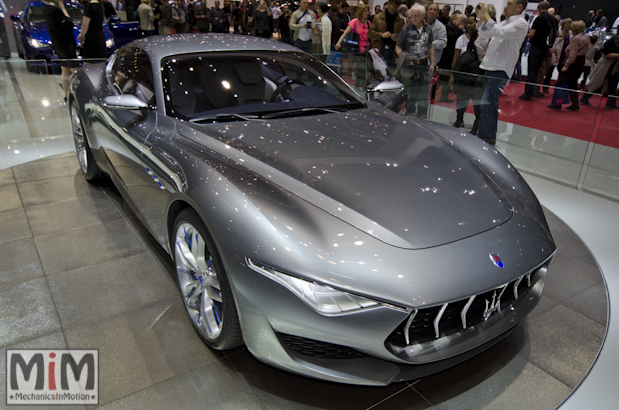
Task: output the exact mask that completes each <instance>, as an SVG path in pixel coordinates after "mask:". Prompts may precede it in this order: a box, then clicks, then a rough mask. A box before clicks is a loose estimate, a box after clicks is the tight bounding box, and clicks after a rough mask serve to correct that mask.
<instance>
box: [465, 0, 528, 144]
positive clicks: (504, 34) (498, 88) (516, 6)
mask: <svg viewBox="0 0 619 410" xmlns="http://www.w3.org/2000/svg"><path fill="white" fill-rule="evenodd" d="M526 7H527V0H507V4H506V5H505V10H504V12H503V14H504V15H505V20H504V21H502V22H500V23H496V22H495V21H494V20H492V19H491V18H490V14H489V13H488V6H487V5H486V4H485V3H479V4H478V5H477V8H476V12H477V15H478V16H479V17H480V19H481V20H480V22H481V25H480V26H479V27H478V35H479V37H481V38H490V44H489V45H488V51H487V52H486V56H485V57H484V59H483V60H482V62H481V65H480V67H481V68H482V69H484V70H486V73H485V74H484V95H483V97H482V99H481V118H480V121H479V133H478V134H477V135H478V136H479V137H480V138H481V139H483V140H484V141H486V142H487V143H489V144H492V145H494V144H495V142H496V130H497V123H498V121H499V96H500V95H501V92H502V91H503V87H505V85H506V84H507V81H508V80H509V78H510V77H511V76H512V74H513V73H514V68H515V67H516V63H517V62H518V57H519V56H520V46H521V45H522V42H523V41H524V38H525V37H526V35H527V31H528V23H527V21H526V20H525V19H524V15H523V14H522V12H523V11H524V9H525V8H526Z"/></svg>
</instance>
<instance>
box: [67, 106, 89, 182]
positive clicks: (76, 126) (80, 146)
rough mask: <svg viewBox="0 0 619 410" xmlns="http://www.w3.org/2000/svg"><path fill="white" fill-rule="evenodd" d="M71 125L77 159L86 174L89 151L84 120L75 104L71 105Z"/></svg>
mask: <svg viewBox="0 0 619 410" xmlns="http://www.w3.org/2000/svg"><path fill="white" fill-rule="evenodd" d="M71 127H72V128H73V142H74V143H75V150H76V151H77V160H78V161H79V163H80V168H81V170H82V172H83V173H84V174H86V173H87V172H88V152H87V150H86V142H85V139H84V138H85V137H84V130H83V128H82V120H81V119H80V116H79V114H78V113H77V109H76V108H75V106H74V105H71Z"/></svg>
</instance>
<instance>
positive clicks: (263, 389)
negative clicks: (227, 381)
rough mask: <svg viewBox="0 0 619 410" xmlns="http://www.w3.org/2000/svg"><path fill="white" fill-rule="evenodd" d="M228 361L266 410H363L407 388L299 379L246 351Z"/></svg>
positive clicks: (396, 385) (399, 384) (404, 386)
mask: <svg viewBox="0 0 619 410" xmlns="http://www.w3.org/2000/svg"><path fill="white" fill-rule="evenodd" d="M228 360H230V362H231V363H232V364H233V365H234V367H235V368H236V370H237V371H238V372H239V373H240V374H241V376H242V377H243V378H244V379H245V381H246V382H247V384H248V385H249V386H250V387H251V389H252V391H253V392H254V394H255V395H256V397H258V400H260V402H261V403H262V404H263V405H264V406H265V407H266V408H267V409H338V410H340V409H342V410H343V409H363V408H367V407H369V406H371V405H373V404H376V403H378V402H380V401H382V400H384V399H387V398H388V397H391V396H392V395H393V394H395V393H398V392H400V391H401V390H402V389H404V388H406V387H407V384H406V383H394V384H392V385H390V386H387V387H366V386H352V385H344V384H337V383H330V382H324V381H319V380H314V379H309V378H305V377H300V376H296V375H293V374H291V373H288V372H283V371H281V370H277V369H275V368H273V367H270V366H267V365H264V364H262V363H260V362H258V361H257V360H256V359H254V358H253V357H252V356H251V354H249V352H247V351H243V352H240V353H237V354H235V355H232V356H230V357H228ZM317 392H320V393H319V394H318V393H317Z"/></svg>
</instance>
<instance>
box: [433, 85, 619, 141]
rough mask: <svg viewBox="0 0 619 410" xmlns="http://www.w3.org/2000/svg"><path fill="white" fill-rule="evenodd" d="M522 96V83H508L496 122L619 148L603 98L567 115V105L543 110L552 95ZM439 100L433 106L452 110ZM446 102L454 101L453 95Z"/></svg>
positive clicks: (615, 121) (616, 127)
mask: <svg viewBox="0 0 619 410" xmlns="http://www.w3.org/2000/svg"><path fill="white" fill-rule="evenodd" d="M441 91H442V89H441ZM550 91H553V90H552V89H551V90H550ZM523 93H524V84H523V83H515V82H510V84H509V85H508V86H507V87H506V88H505V90H504V91H503V94H501V97H500V99H499V109H500V113H499V120H501V121H505V122H510V123H513V124H518V125H521V126H524V127H529V128H534V129H538V130H541V131H547V132H552V133H555V134H559V135H564V136H566V137H570V138H576V139H579V140H583V141H589V140H593V142H596V143H598V144H603V145H607V146H609V147H613V148H619V109H611V108H604V107H605V104H606V98H603V97H601V96H599V95H596V96H593V97H591V99H590V100H589V102H590V103H591V106H585V105H582V104H581V105H580V110H579V111H568V110H566V109H565V107H567V106H568V105H564V106H563V107H564V108H563V109H561V110H555V109H552V108H548V107H547V106H548V105H549V104H550V103H551V102H552V93H549V94H545V95H546V96H545V97H540V98H535V97H534V98H533V100H532V101H523V100H520V99H519V98H518V97H519V96H520V95H521V94H523ZM439 98H440V91H439V92H437V93H436V96H435V104H436V105H439V106H442V107H447V108H451V109H454V110H455V109H456V104H455V102H453V103H442V102H439ZM450 98H451V99H452V100H455V96H454V95H453V94H450ZM600 100H601V102H600ZM598 107H601V108H598ZM467 112H469V113H471V114H473V107H472V106H470V105H469V107H468V108H467Z"/></svg>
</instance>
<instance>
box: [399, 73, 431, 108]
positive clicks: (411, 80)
mask: <svg viewBox="0 0 619 410" xmlns="http://www.w3.org/2000/svg"><path fill="white" fill-rule="evenodd" d="M429 69H430V67H429V66H428V65H427V64H415V65H410V66H408V67H406V68H404V69H403V70H402V83H403V84H404V85H405V86H410V92H409V94H408V98H409V100H408V108H409V110H412V109H413V108H414V105H415V104H416V105H417V114H416V115H417V117H420V118H428V106H429V102H428V100H429V95H430V74H428V71H429Z"/></svg>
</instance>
